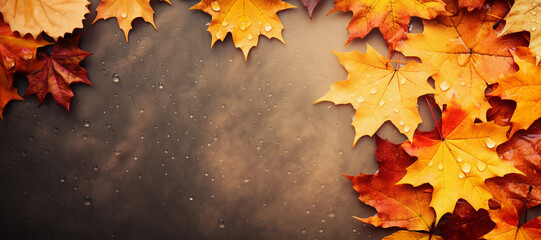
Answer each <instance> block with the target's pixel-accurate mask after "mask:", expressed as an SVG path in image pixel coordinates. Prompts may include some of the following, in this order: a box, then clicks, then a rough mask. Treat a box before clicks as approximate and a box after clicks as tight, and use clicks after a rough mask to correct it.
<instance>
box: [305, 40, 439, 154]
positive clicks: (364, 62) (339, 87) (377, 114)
mask: <svg viewBox="0 0 541 240" xmlns="http://www.w3.org/2000/svg"><path fill="white" fill-rule="evenodd" d="M334 54H336V56H337V57H338V59H339V60H340V64H342V65H343V66H344V68H346V70H347V71H348V77H347V79H346V80H345V81H338V82H335V83H333V85H332V86H331V89H330V90H329V92H327V93H326V94H325V95H324V96H323V97H321V98H320V99H319V100H317V101H316V103H318V102H322V101H331V102H333V103H334V104H351V105H352V106H353V108H355V109H356V110H357V111H356V112H355V118H354V119H353V122H352V125H353V126H354V127H355V139H354V141H353V144H355V143H356V142H357V140H359V138H361V137H362V136H364V135H370V136H371V135H373V134H374V133H375V132H376V131H377V130H378V129H379V127H380V126H381V124H383V123H384V122H385V121H387V120H390V121H391V122H392V123H393V124H394V125H395V126H397V127H398V129H399V130H400V132H402V133H404V134H406V136H407V137H408V138H409V139H411V138H412V137H413V133H414V129H415V128H416V127H417V125H418V124H419V123H421V117H420V116H419V113H418V111H417V98H418V97H419V96H421V95H425V94H429V93H432V92H433V88H432V87H430V85H429V84H428V82H427V79H428V78H429V77H430V76H431V75H432V74H433V72H432V71H431V70H429V69H428V67H426V66H425V65H423V64H420V63H417V62H409V63H408V64H406V65H405V66H403V67H401V68H400V69H398V70H396V69H395V68H394V67H393V66H392V65H391V64H390V62H389V60H388V59H386V58H385V57H383V56H381V55H380V54H379V53H378V52H377V51H376V50H374V49H373V48H372V47H370V46H369V45H368V46H367V50H366V53H365V54H362V53H359V52H357V51H353V52H349V53H338V52H334Z"/></svg>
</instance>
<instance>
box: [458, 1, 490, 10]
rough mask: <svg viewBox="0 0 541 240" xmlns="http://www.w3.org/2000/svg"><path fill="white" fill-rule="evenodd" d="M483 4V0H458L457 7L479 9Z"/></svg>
mask: <svg viewBox="0 0 541 240" xmlns="http://www.w3.org/2000/svg"><path fill="white" fill-rule="evenodd" d="M484 4H485V0H458V7H460V8H466V9H468V11H470V12H471V11H473V10H474V9H481V8H482V7H483V5H484Z"/></svg>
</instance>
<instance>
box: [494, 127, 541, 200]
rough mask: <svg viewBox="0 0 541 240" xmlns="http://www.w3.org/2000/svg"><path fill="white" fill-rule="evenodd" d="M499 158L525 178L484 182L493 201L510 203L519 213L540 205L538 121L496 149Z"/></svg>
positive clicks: (540, 134)
mask: <svg viewBox="0 0 541 240" xmlns="http://www.w3.org/2000/svg"><path fill="white" fill-rule="evenodd" d="M498 154H499V155H500V158H501V159H502V160H504V161H506V162H510V163H513V165H514V166H515V167H516V168H517V169H518V170H520V171H522V172H523V173H524V174H525V175H518V174H509V175H506V176H504V177H501V178H492V179H489V180H487V181H486V184H487V186H488V187H489V189H490V192H491V193H492V195H493V196H494V198H496V199H498V200H500V201H504V200H506V201H509V202H510V203H512V204H514V205H515V207H516V208H517V210H520V211H522V210H523V209H525V208H526V207H527V208H533V207H535V206H538V205H540V204H541V121H536V122H535V123H534V124H533V125H532V126H530V128H528V130H521V131H518V132H517V133H516V134H515V135H513V136H512V137H511V139H509V141H507V142H505V143H503V144H502V145H500V146H498ZM530 187H531V189H530ZM525 205H526V206H525Z"/></svg>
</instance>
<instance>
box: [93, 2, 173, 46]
mask: <svg viewBox="0 0 541 240" xmlns="http://www.w3.org/2000/svg"><path fill="white" fill-rule="evenodd" d="M162 1H165V2H167V3H169V4H171V2H169V0H162ZM96 11H97V12H98V15H97V16H96V19H94V22H92V23H95V22H96V21H98V20H100V19H108V18H113V17H114V18H116V20H117V22H118V26H119V27H120V29H122V31H124V35H125V36H126V42H127V41H128V34H129V33H130V30H131V29H132V26H131V24H132V22H133V20H134V19H136V18H139V17H141V18H143V20H145V21H146V22H148V23H150V24H152V26H153V27H154V29H156V30H158V28H157V27H156V24H155V23H154V10H152V7H151V6H150V0H102V1H101V2H100V5H98V8H96Z"/></svg>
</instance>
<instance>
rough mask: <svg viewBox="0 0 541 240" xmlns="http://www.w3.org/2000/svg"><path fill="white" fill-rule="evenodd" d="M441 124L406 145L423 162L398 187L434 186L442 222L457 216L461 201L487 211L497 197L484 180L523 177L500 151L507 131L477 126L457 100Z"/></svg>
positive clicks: (434, 201) (433, 204)
mask: <svg viewBox="0 0 541 240" xmlns="http://www.w3.org/2000/svg"><path fill="white" fill-rule="evenodd" d="M436 126H437V127H436V128H435V129H434V130H432V131H431V132H421V131H416V135H415V136H414V137H413V141H412V142H409V141H407V142H405V143H403V144H402V146H403V147H404V149H405V150H406V151H407V152H408V153H409V154H410V155H412V156H417V157H418V160H417V161H416V162H415V163H413V164H412V165H411V166H410V167H408V169H407V174H406V176H404V178H403V179H402V180H400V181H399V182H398V183H399V184H404V183H408V184H412V185H413V186H419V185H422V184H425V183H430V184H431V185H432V186H433V187H434V193H433V195H432V201H431V203H430V206H431V207H433V208H434V210H435V211H436V216H437V221H439V219H440V218H441V217H442V216H443V215H444V214H445V213H450V212H452V211H453V209H454V207H455V204H456V202H457V201H458V200H459V199H464V200H466V201H468V203H470V204H471V205H472V207H473V208H474V209H475V210H478V209H479V208H484V209H487V208H488V203H487V202H488V200H489V199H490V198H492V195H491V194H490V193H489V192H488V188H487V186H486V185H485V182H484V181H485V180H486V179H488V178H491V177H496V176H503V175H505V174H508V173H520V172H519V171H518V170H517V169H515V168H514V167H513V166H512V165H511V164H509V163H506V162H503V161H501V160H500V158H499V156H498V154H497V153H496V151H495V150H496V146H497V145H499V144H501V143H502V142H504V141H505V140H506V139H507V138H506V132H507V128H506V127H501V126H498V125H496V124H494V123H492V122H490V123H476V124H474V118H473V117H472V116H471V113H468V112H466V110H464V109H462V108H461V106H460V105H458V104H457V103H456V102H454V101H453V102H452V103H451V104H449V105H448V107H447V109H446V110H445V111H444V112H443V113H442V119H441V122H440V123H438V125H436ZM440 126H441V127H440ZM440 129H441V132H440Z"/></svg>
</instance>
